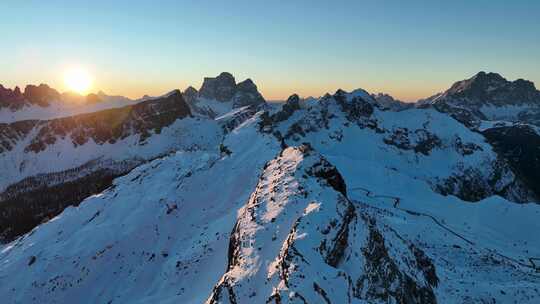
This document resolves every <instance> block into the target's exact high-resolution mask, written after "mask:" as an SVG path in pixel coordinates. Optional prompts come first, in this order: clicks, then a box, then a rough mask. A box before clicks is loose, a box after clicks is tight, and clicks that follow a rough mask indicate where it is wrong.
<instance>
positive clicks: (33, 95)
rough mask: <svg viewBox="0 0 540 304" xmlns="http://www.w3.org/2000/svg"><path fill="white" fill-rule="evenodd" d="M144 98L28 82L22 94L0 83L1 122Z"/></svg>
mask: <svg viewBox="0 0 540 304" xmlns="http://www.w3.org/2000/svg"><path fill="white" fill-rule="evenodd" d="M148 98H149V97H148ZM148 98H146V99H148ZM143 100H144V98H143V99H139V100H132V99H129V98H127V97H123V96H109V95H107V94H105V93H103V92H101V91H100V92H99V93H97V94H94V93H91V94H88V95H86V96H83V95H79V94H76V93H72V92H66V93H61V94H60V93H58V91H56V90H55V89H53V88H50V87H49V86H48V85H46V84H41V85H39V86H34V85H28V86H26V88H25V90H24V93H21V91H20V89H19V88H18V87H15V89H13V90H11V89H7V88H4V87H3V86H2V85H0V123H11V122H15V121H20V120H47V119H53V118H60V117H68V116H73V115H77V114H83V113H91V112H96V111H100V110H106V109H112V108H119V107H123V106H127V105H132V104H135V103H138V102H141V101H143Z"/></svg>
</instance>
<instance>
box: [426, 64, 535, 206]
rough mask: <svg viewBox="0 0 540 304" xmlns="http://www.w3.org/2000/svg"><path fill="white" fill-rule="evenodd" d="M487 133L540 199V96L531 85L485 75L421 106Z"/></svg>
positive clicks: (504, 157)
mask: <svg viewBox="0 0 540 304" xmlns="http://www.w3.org/2000/svg"><path fill="white" fill-rule="evenodd" d="M417 106H418V107H431V106H432V107H434V108H435V109H437V110H439V111H441V112H443V113H447V114H449V115H450V116H452V117H453V118H455V119H456V120H458V121H460V122H461V123H463V124H464V125H465V126H467V127H469V128H471V129H472V130H475V131H478V132H481V133H482V134H484V136H485V137H486V140H487V141H488V142H490V143H491V144H492V145H493V147H494V149H495V151H496V152H497V153H498V154H499V156H500V158H501V159H505V161H506V162H507V163H509V164H510V165H511V166H512V168H513V170H514V172H515V173H516V174H517V175H518V176H519V177H520V178H521V180H522V181H523V182H524V183H526V184H528V187H529V189H531V190H533V191H534V192H535V193H536V195H537V196H539V197H540V175H539V174H538V172H539V170H540V161H538V160H540V146H538V144H539V142H540V141H539V140H540V132H539V128H538V126H540V91H538V90H537V89H536V87H535V86H534V84H533V83H532V82H530V81H527V80H523V79H518V80H515V81H508V80H506V79H505V78H504V77H502V76H501V75H499V74H496V73H485V72H480V73H478V74H476V75H475V76H473V77H472V78H470V79H466V80H462V81H458V82H456V83H454V84H453V85H452V86H451V87H450V88H449V89H448V90H446V91H445V92H444V93H441V94H437V95H435V96H433V97H430V98H427V99H425V100H421V101H420V102H419V103H418V104H417Z"/></svg>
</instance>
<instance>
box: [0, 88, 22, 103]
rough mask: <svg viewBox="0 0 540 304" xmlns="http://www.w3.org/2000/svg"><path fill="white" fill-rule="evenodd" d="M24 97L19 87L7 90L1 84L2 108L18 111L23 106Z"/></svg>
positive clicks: (0, 97)
mask: <svg viewBox="0 0 540 304" xmlns="http://www.w3.org/2000/svg"><path fill="white" fill-rule="evenodd" d="M23 102H24V96H23V94H22V93H21V90H20V89H19V87H15V89H14V90H11V89H9V88H5V87H4V86H2V85H1V84H0V108H3V107H9V108H12V109H17V108H19V107H22V106H23Z"/></svg>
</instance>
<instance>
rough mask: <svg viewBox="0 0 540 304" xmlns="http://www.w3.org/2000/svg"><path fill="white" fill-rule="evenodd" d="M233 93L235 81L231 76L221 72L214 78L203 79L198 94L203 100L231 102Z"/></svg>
mask: <svg viewBox="0 0 540 304" xmlns="http://www.w3.org/2000/svg"><path fill="white" fill-rule="evenodd" d="M235 92H236V81H235V80H234V77H233V75H231V74H230V73H227V72H223V73H221V74H219V76H217V77H215V78H213V77H205V78H204V81H203V84H202V86H201V89H200V92H199V94H200V96H201V97H204V98H208V99H216V100H219V101H222V102H225V101H229V100H231V98H232V97H233V96H234V93H235Z"/></svg>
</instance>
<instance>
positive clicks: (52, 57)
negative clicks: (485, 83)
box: [0, 0, 540, 100]
mask: <svg viewBox="0 0 540 304" xmlns="http://www.w3.org/2000/svg"><path fill="white" fill-rule="evenodd" d="M82 2H83V1H59V0H57V1H55V0H49V1H30V0H26V1H15V0H6V1H1V2H0V20H1V24H0V58H1V59H0V62H1V65H0V83H2V84H4V85H7V86H14V85H20V86H23V85H25V84H26V83H41V82H45V83H49V84H51V85H53V86H55V87H57V88H59V89H61V90H62V89H63V87H62V86H63V72H64V71H65V69H67V68H69V67H71V66H83V67H85V68H86V69H88V70H89V71H90V73H91V74H92V75H93V78H94V90H96V91H97V90H99V89H103V90H104V91H106V92H108V93H114V94H123V95H128V96H131V97H138V96H141V95H142V94H154V95H156V94H161V93H163V92H166V91H168V90H170V89H173V88H181V89H183V88H185V87H186V86H187V85H189V84H193V85H194V86H195V87H199V85H200V84H201V82H202V77H204V76H213V75H216V74H218V73H219V72H221V71H229V72H231V73H233V74H234V75H235V76H236V78H237V79H238V80H242V79H244V78H247V77H251V78H252V79H253V80H254V81H255V82H256V83H257V84H258V86H259V88H260V89H261V91H262V92H263V94H264V95H265V97H267V98H269V99H278V98H285V97H286V96H288V95H290V94H291V93H294V92H298V93H300V94H301V95H304V96H307V95H321V94H323V93H324V92H327V91H332V92H333V91H335V90H336V89H337V88H340V87H341V88H344V89H348V90H350V89H353V88H358V87H362V88H364V89H367V90H369V91H372V92H378V91H384V92H388V93H391V94H392V95H394V96H396V97H399V98H402V99H405V100H414V99H416V98H419V97H425V96H427V95H431V94H433V93H436V92H438V91H440V90H443V89H445V88H447V87H448V86H450V85H451V83H452V82H453V81H455V80H459V79H463V78H466V77H469V76H471V75H473V74H475V73H476V72H478V71H480V70H486V71H495V72H499V73H501V74H502V75H503V76H505V77H507V78H509V79H516V78H526V79H529V80H532V81H534V82H536V83H539V82H540V1H538V0H519V1H505V0H491V1H488V0H474V1H464V0H463V1H462V0H452V1H397V0H395V1H391V0H386V1H384V0H377V1H375V0H374V1H361V0H357V1H353V0H351V1H314V0H311V1H292V0H291V1H256V0H252V1H205V0H199V1H101V0H100V1H96V0H94V1H84V2H87V3H84V4H83V3H82Z"/></svg>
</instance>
